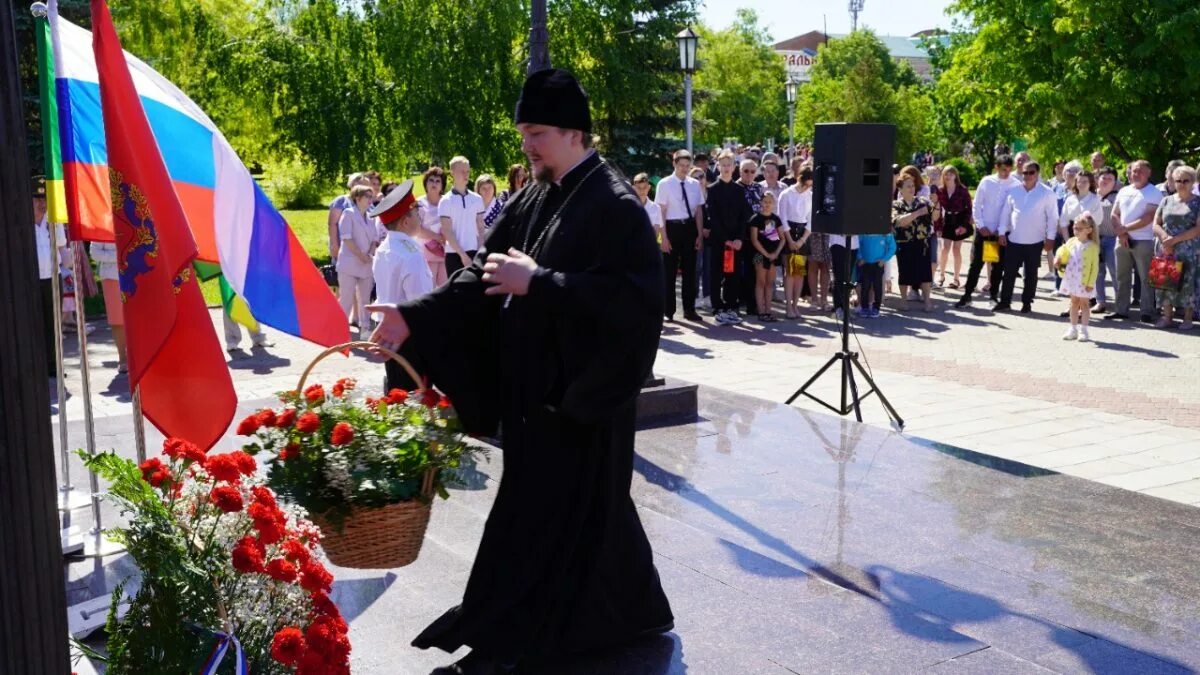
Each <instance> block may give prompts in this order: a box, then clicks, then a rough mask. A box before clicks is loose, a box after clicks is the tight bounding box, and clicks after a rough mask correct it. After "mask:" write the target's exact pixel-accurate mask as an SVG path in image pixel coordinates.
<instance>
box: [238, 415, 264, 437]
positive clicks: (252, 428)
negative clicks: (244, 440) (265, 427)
mask: <svg viewBox="0 0 1200 675" xmlns="http://www.w3.org/2000/svg"><path fill="white" fill-rule="evenodd" d="M260 426H262V422H260V421H259V419H258V415H257V414H254V415H251V416H249V417H247V418H246V419H244V420H242V421H241V422H238V427H237V435H238V436H253V435H254V432H256V431H258V428H259V427H260Z"/></svg>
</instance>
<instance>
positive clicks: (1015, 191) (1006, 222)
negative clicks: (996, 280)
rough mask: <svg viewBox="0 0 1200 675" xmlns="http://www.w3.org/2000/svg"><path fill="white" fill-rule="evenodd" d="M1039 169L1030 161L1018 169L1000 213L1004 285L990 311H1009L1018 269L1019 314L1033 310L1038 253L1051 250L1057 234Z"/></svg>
mask: <svg viewBox="0 0 1200 675" xmlns="http://www.w3.org/2000/svg"><path fill="white" fill-rule="evenodd" d="M1040 173H1041V166H1039V165H1038V163H1037V162H1035V161H1033V160H1030V161H1028V162H1026V163H1025V166H1024V168H1023V169H1022V170H1021V185H1020V186H1018V187H1015V188H1012V189H1011V190H1009V191H1008V195H1007V196H1006V197H1005V199H1004V206H1003V207H1002V208H1001V210H1000V231H999V236H1000V246H1001V247H1003V248H1004V249H1005V252H1004V282H1003V286H1002V287H1001V289H1000V301H999V302H997V303H996V304H995V306H993V307H992V311H994V312H1006V311H1009V310H1010V309H1012V296H1013V287H1014V286H1016V283H1017V270H1021V313H1022V314H1028V313H1030V312H1032V311H1033V297H1034V294H1035V293H1037V282H1038V277H1037V271H1038V266H1039V264H1040V263H1041V259H1042V251H1049V250H1050V249H1051V248H1053V247H1054V237H1055V235H1056V234H1058V201H1057V199H1056V198H1055V196H1054V191H1053V190H1051V189H1050V188H1048V187H1046V185H1045V184H1044V183H1042V182H1041V180H1040V175H1039V174H1040Z"/></svg>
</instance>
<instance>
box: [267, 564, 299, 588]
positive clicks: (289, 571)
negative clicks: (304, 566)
mask: <svg viewBox="0 0 1200 675" xmlns="http://www.w3.org/2000/svg"><path fill="white" fill-rule="evenodd" d="M267 576H269V577H271V578H272V579H274V580H276V581H283V582H286V583H289V584H290V583H291V582H293V581H295V580H296V566H295V565H293V564H292V563H290V562H288V561H287V560H284V559H283V558H273V559H272V560H271V562H269V563H267Z"/></svg>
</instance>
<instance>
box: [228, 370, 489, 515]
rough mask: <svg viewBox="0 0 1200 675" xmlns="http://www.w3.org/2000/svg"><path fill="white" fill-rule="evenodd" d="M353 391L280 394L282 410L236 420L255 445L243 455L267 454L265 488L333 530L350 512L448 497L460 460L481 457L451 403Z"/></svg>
mask: <svg viewBox="0 0 1200 675" xmlns="http://www.w3.org/2000/svg"><path fill="white" fill-rule="evenodd" d="M354 387H355V382H354V380H351V379H342V380H338V381H337V383H335V384H334V385H333V386H332V387H331V388H330V390H329V391H328V392H326V390H325V387H323V386H322V385H319V384H314V385H312V386H310V387H308V388H306V389H305V390H304V391H303V392H297V391H291V392H286V393H283V394H281V395H280V397H279V398H280V400H281V401H282V402H283V404H284V407H283V408H282V409H281V410H273V409H265V410H262V411H259V412H258V413H255V414H253V415H251V416H249V417H247V418H246V419H244V420H242V421H241V423H240V424H239V425H238V433H239V434H240V435H243V436H250V437H252V438H253V439H254V440H253V442H252V443H249V444H247V445H246V446H245V450H246V452H248V453H250V454H252V455H255V454H258V453H260V452H268V453H272V454H274V458H273V459H271V460H269V463H270V477H269V479H268V483H269V485H270V486H271V487H272V488H273V489H274V490H275V491H276V492H278V493H279V494H280V495H283V496H284V497H286V498H287V499H289V500H291V501H293V502H295V503H296V504H299V505H300V506H302V507H304V508H305V510H307V511H308V512H309V513H312V514H317V515H320V516H321V517H323V518H325V519H326V520H328V521H329V522H331V523H332V524H333V525H334V526H336V527H338V528H339V529H340V528H341V526H342V523H343V522H344V521H345V519H346V518H347V517H348V516H349V515H350V514H351V512H352V511H353V510H354V509H363V508H368V509H369V508H378V507H381V506H387V505H388V504H396V503H399V502H405V501H410V500H414V499H428V498H429V497H430V496H432V493H434V492H436V493H437V494H439V495H441V496H442V497H443V498H446V497H449V493H448V492H447V491H446V484H447V483H450V482H453V481H454V480H455V478H456V477H457V476H458V473H459V470H460V467H461V466H462V464H463V461H464V460H465V459H467V458H468V457H472V456H476V455H480V454H482V453H483V450H482V449H480V448H479V447H478V446H472V445H469V444H467V443H466V442H465V440H464V435H463V432H462V427H461V425H460V424H459V421H458V417H457V416H456V415H455V414H454V408H453V407H452V406H451V405H450V401H449V400H448V399H446V397H445V396H442V395H440V394H438V393H437V392H435V391H433V390H432V389H430V390H427V391H424V392H412V393H410V392H406V391H403V390H400V389H393V390H392V391H391V392H389V394H388V395H387V396H384V397H382V398H370V397H368V398H366V399H359V398H358V397H356V396H355V395H354ZM427 475H429V476H430V478H429V479H427ZM427 483H428V484H427ZM424 488H429V489H430V491H431V493H430V494H423V489H424Z"/></svg>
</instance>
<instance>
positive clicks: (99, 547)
mask: <svg viewBox="0 0 1200 675" xmlns="http://www.w3.org/2000/svg"><path fill="white" fill-rule="evenodd" d="M124 552H125V547H124V546H122V545H121V544H118V543H117V542H115V541H111V540H109V539H108V538H107V537H105V536H104V532H103V531H101V530H88V532H87V534H85V535H84V537H83V552H82V553H80V554H79V555H80V556H82V557H84V558H104V557H106V556H110V555H116V554H118V553H124Z"/></svg>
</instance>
